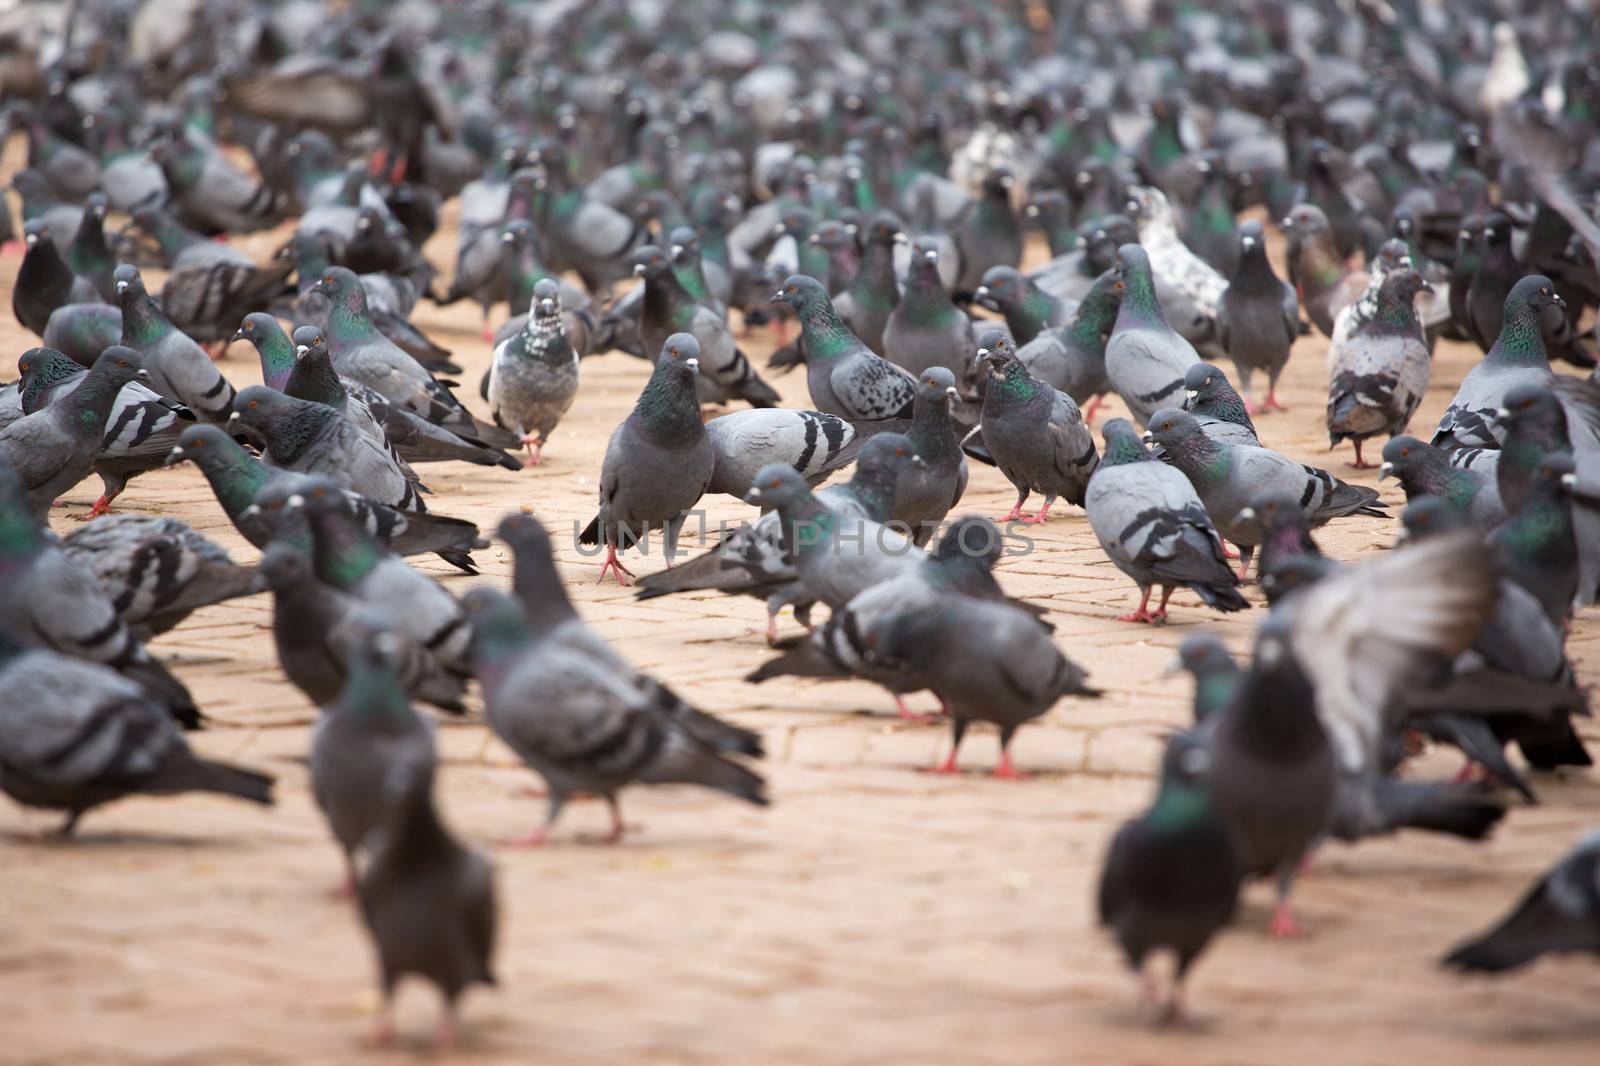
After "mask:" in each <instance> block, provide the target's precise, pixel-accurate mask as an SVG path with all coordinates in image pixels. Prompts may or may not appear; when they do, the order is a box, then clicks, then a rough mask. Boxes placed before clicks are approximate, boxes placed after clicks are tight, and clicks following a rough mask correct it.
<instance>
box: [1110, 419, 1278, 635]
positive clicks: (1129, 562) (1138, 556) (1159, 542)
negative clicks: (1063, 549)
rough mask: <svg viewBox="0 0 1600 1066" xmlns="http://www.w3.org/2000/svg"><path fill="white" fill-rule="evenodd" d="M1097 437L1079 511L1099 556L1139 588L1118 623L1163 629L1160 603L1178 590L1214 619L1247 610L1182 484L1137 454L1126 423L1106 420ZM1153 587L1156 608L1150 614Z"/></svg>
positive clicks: (1195, 500) (1190, 490)
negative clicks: (1099, 442)
mask: <svg viewBox="0 0 1600 1066" xmlns="http://www.w3.org/2000/svg"><path fill="white" fill-rule="evenodd" d="M1104 434H1105V441H1106V447H1105V452H1104V453H1103V454H1102V455H1101V457H1100V465H1099V466H1098V467H1097V468H1096V469H1095V472H1094V476H1093V477H1091V478H1090V479H1089V488H1088V491H1087V492H1086V493H1085V496H1084V502H1083V506H1084V510H1085V511H1087V512H1088V515H1089V526H1090V528H1091V529H1093V530H1094V535H1095V537H1096V539H1098V540H1099V541H1100V547H1101V549H1102V550H1104V551H1105V553H1106V555H1107V556H1109V557H1110V559H1111V561H1112V562H1113V563H1115V564H1116V566H1117V569H1119V570H1121V571H1122V572H1123V573H1125V574H1127V575H1128V576H1129V577H1131V578H1133V580H1134V582H1135V583H1136V584H1137V585H1138V586H1139V593H1140V596H1139V607H1138V610H1136V611H1134V612H1133V613H1132V614H1128V615H1123V616H1122V617H1121V618H1119V619H1118V621H1123V622H1157V621H1165V620H1166V617H1167V599H1168V598H1169V597H1170V596H1171V595H1172V592H1173V589H1175V588H1177V587H1178V586H1180V585H1181V586H1183V587H1185V588H1188V589H1191V590H1193V591H1194V593H1195V594H1196V595H1198V596H1199V597H1200V598H1201V599H1202V600H1203V601H1205V604H1206V606H1208V607H1212V608H1214V609H1216V610H1219V611H1239V610H1243V609H1244V608H1246V607H1248V606H1249V603H1248V602H1247V601H1246V600H1245V598H1244V597H1243V596H1241V595H1239V592H1238V584H1239V582H1238V579H1237V578H1236V577H1234V575H1233V571H1232V570H1231V569H1230V568H1229V567H1228V562H1227V559H1226V558H1225V556H1224V555H1223V547H1222V539H1221V538H1220V537H1219V536H1218V535H1217V530H1216V527H1215V526H1213V525H1212V524H1211V519H1210V518H1209V517H1208V516H1207V515H1206V509H1205V507H1204V506H1203V505H1202V504H1201V502H1200V497H1199V496H1197V495H1196V494H1195V491H1194V486H1192V485H1191V484H1190V483H1189V479H1188V478H1186V477H1185V476H1184V475H1183V474H1181V473H1180V472H1178V471H1177V470H1174V469H1173V468H1172V467H1170V466H1167V465H1166V464H1165V463H1162V462H1158V461H1157V460H1156V459H1155V457H1154V456H1152V455H1150V454H1149V453H1148V452H1147V451H1145V448H1144V445H1143V444H1141V443H1140V441H1139V435H1138V431H1137V430H1135V429H1134V428H1133V424H1132V423H1131V422H1128V421H1127V420H1125V419H1121V418H1113V419H1112V420H1111V421H1110V422H1107V423H1106V427H1105V430H1104ZM1155 585H1160V586H1161V587H1162V591H1161V604H1160V606H1158V607H1157V608H1156V609H1155V610H1154V611H1150V610H1149V609H1148V608H1149V605H1150V590H1151V587H1152V586H1155Z"/></svg>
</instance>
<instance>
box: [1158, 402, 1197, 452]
mask: <svg viewBox="0 0 1600 1066" xmlns="http://www.w3.org/2000/svg"><path fill="white" fill-rule="evenodd" d="M1144 442H1145V443H1146V444H1159V445H1161V447H1162V449H1164V450H1165V451H1166V453H1167V454H1168V455H1171V456H1174V457H1177V456H1183V455H1188V454H1191V453H1195V452H1199V451H1203V450H1209V448H1208V447H1207V445H1208V444H1209V443H1210V441H1209V439H1208V438H1207V437H1206V433H1205V430H1204V429H1203V428H1202V427H1201V425H1200V423H1199V421H1197V420H1196V419H1195V417H1194V416H1193V415H1191V414H1189V412H1187V411H1180V410H1178V409H1177V408H1175V407H1165V408H1162V409H1161V410H1159V411H1157V412H1156V413H1155V414H1153V415H1151V416H1150V422H1149V424H1148V425H1147V426H1146V427H1145V431H1144Z"/></svg>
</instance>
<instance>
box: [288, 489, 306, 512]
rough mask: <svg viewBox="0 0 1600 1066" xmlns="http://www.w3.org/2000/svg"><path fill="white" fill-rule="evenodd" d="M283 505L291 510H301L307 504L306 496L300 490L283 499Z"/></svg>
mask: <svg viewBox="0 0 1600 1066" xmlns="http://www.w3.org/2000/svg"><path fill="white" fill-rule="evenodd" d="M283 505H284V506H285V507H288V508H289V509H290V510H299V509H300V508H302V507H304V506H305V505H306V498H305V497H304V496H302V495H300V494H299V493H298V492H297V493H295V494H294V495H293V496H290V497H289V498H288V499H287V500H284V501H283Z"/></svg>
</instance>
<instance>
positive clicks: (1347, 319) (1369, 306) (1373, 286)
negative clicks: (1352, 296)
mask: <svg viewBox="0 0 1600 1066" xmlns="http://www.w3.org/2000/svg"><path fill="white" fill-rule="evenodd" d="M1414 267H1415V262H1414V261H1413V260H1412V259H1411V256H1410V253H1409V252H1408V251H1407V249H1406V242H1405V241H1403V240H1400V239H1399V238H1394V239H1392V240H1388V241H1385V242H1383V246H1382V247H1381V248H1379V249H1378V254H1377V255H1376V256H1374V257H1373V260H1372V262H1371V263H1369V264H1368V265H1367V287H1366V288H1365V289H1364V290H1362V293H1361V298H1360V299H1358V300H1356V301H1355V302H1354V303H1352V304H1349V305H1347V306H1346V307H1345V308H1344V309H1343V310H1341V311H1340V312H1339V314H1338V315H1337V316H1336V317H1335V319H1334V323H1333V335H1332V337H1330V338H1329V340H1328V366H1329V373H1330V375H1331V373H1332V368H1333V365H1334V359H1335V357H1336V356H1337V355H1338V353H1339V351H1340V350H1342V349H1343V348H1344V347H1345V345H1346V344H1347V343H1348V342H1349V340H1350V334H1352V333H1354V332H1355V330H1356V328H1357V327H1358V326H1364V325H1366V324H1367V323H1368V322H1371V321H1372V320H1373V318H1374V317H1375V316H1376V315H1377V313H1378V294H1379V293H1381V292H1382V291H1383V283H1384V281H1385V280H1386V279H1387V278H1388V277H1389V275H1390V274H1393V273H1394V272H1395V271H1397V270H1411V269H1414ZM1417 272H1418V273H1419V274H1420V273H1422V272H1421V271H1420V270H1419V271H1417ZM1424 280H1427V278H1426V276H1424ZM1434 299H1437V295H1435V297H1434ZM1418 317H1419V318H1420V317H1421V316H1420V315H1419V316H1418ZM1424 325H1426V323H1424ZM1430 347H1431V341H1430Z"/></svg>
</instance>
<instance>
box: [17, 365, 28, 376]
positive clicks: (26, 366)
mask: <svg viewBox="0 0 1600 1066" xmlns="http://www.w3.org/2000/svg"><path fill="white" fill-rule="evenodd" d="M19 369H21V371H22V372H23V373H24V374H26V373H27V372H28V364H27V363H23V364H22V366H21V367H20V368H19Z"/></svg>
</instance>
